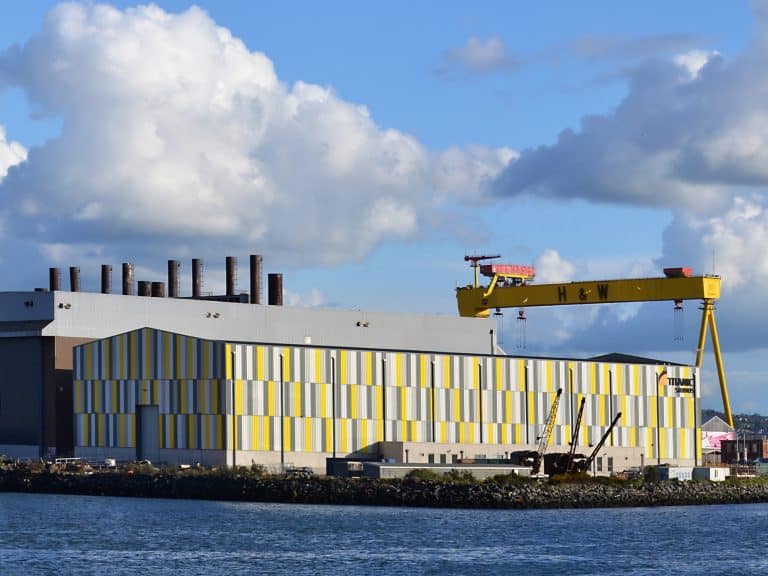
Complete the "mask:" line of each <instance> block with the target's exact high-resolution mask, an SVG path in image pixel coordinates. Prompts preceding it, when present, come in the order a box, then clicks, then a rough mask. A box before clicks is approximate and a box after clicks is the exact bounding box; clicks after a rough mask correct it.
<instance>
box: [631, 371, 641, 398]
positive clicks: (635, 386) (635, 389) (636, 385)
mask: <svg viewBox="0 0 768 576" xmlns="http://www.w3.org/2000/svg"><path fill="white" fill-rule="evenodd" d="M632 374H633V378H632V380H633V382H632V394H633V395H635V396H640V366H638V365H637V364H635V365H634V366H632Z"/></svg>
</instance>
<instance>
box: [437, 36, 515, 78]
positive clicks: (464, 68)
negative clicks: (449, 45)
mask: <svg viewBox="0 0 768 576" xmlns="http://www.w3.org/2000/svg"><path fill="white" fill-rule="evenodd" d="M519 66H520V62H519V61H518V60H517V59H516V58H514V57H513V56H511V55H510V54H508V53H507V50H506V48H505V47H504V43H503V42H502V41H501V39H500V38H497V37H495V36H493V37H491V38H487V39H485V40H484V39H482V38H476V37H474V36H473V37H471V38H469V39H468V40H467V41H466V43H465V44H464V46H462V47H461V48H453V49H451V50H448V51H446V52H445V53H444V54H443V65H442V66H441V68H439V69H438V71H437V72H438V73H440V74H449V73H451V72H462V73H465V74H470V75H472V74H488V73H492V72H499V71H503V70H511V69H514V68H517V67H519Z"/></svg>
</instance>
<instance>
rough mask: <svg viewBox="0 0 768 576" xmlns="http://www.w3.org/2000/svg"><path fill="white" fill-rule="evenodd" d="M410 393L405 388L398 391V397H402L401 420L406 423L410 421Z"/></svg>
mask: <svg viewBox="0 0 768 576" xmlns="http://www.w3.org/2000/svg"><path fill="white" fill-rule="evenodd" d="M407 392H408V391H407V390H406V389H405V388H400V389H399V390H397V394H398V396H400V420H402V421H403V422H405V421H406V420H408V393H407Z"/></svg>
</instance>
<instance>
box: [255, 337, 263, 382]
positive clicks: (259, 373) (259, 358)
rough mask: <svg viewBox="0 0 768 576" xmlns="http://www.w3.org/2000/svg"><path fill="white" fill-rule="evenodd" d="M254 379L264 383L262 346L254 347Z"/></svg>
mask: <svg viewBox="0 0 768 576" xmlns="http://www.w3.org/2000/svg"><path fill="white" fill-rule="evenodd" d="M256 379H257V380H259V381H260V382H263V381H264V346H257V347H256Z"/></svg>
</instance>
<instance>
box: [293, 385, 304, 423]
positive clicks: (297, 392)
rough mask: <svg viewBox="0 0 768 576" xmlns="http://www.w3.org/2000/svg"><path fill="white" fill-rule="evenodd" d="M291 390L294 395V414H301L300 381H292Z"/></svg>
mask: <svg viewBox="0 0 768 576" xmlns="http://www.w3.org/2000/svg"><path fill="white" fill-rule="evenodd" d="M293 392H294V396H295V399H294V400H295V401H294V410H295V411H296V412H295V414H296V416H302V415H303V414H302V411H301V382H294V386H293Z"/></svg>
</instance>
